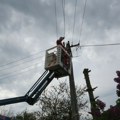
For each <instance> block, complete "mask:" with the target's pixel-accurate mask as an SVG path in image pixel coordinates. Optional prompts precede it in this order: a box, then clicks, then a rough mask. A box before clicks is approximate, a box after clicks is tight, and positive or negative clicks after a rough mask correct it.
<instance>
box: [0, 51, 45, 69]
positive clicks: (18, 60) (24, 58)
mask: <svg viewBox="0 0 120 120" xmlns="http://www.w3.org/2000/svg"><path fill="white" fill-rule="evenodd" d="M44 51H45V50H41V51H39V52H36V53H34V54H31V55H28V56H25V57H23V58H20V59H15V60H13V61H11V62H8V63H5V64H2V65H0V67H4V66H7V65H10V64H14V63H16V62H20V61H23V60H26V59H28V58H31V57H33V56H35V55H38V54H40V53H41V52H44Z"/></svg>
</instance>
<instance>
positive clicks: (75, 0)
mask: <svg viewBox="0 0 120 120" xmlns="http://www.w3.org/2000/svg"><path fill="white" fill-rule="evenodd" d="M76 7H77V0H75V11H74V18H73V34H72V43H73V36H74V30H75V18H76Z"/></svg>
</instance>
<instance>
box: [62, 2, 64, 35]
mask: <svg viewBox="0 0 120 120" xmlns="http://www.w3.org/2000/svg"><path fill="white" fill-rule="evenodd" d="M62 9H63V24H64V37H65V0H62Z"/></svg>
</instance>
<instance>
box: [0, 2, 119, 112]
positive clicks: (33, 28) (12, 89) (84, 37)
mask: <svg viewBox="0 0 120 120" xmlns="http://www.w3.org/2000/svg"><path fill="white" fill-rule="evenodd" d="M84 3H85V0H78V1H77V6H76V16H75V15H74V11H75V0H65V25H64V17H63V9H62V8H63V7H62V0H56V16H55V0H0V91H1V92H0V99H3V98H9V97H15V96H21V95H24V94H25V93H26V92H27V91H28V90H29V88H30V87H31V86H32V85H33V83H34V82H35V81H36V80H37V79H38V78H39V76H40V75H41V74H42V73H43V72H44V56H45V50H46V49H49V48H51V47H53V46H55V45H56V40H57V39H58V38H59V37H60V36H64V30H65V42H67V41H68V40H69V41H70V42H71V43H73V44H77V43H78V42H79V40H80V44H81V45H88V44H92V45H94V44H112V43H119V41H120V34H119V31H120V16H119V13H120V1H119V0H88V1H87V5H86V12H85V16H84V22H83V26H82V33H81V35H80V30H81V23H82V18H83V9H84ZM74 16H75V24H74ZM56 23H57V26H56ZM73 26H74V30H73ZM56 28H57V29H56ZM119 51H120V46H119V45H118V46H104V47H82V48H80V49H78V50H77V51H76V49H73V56H78V57H73V65H74V75H75V83H76V84H77V85H85V80H84V75H83V70H84V68H89V69H90V70H91V73H90V79H91V84H92V85H93V87H96V86H98V88H97V89H96V91H95V96H99V99H101V100H103V101H104V102H105V103H106V104H107V106H108V107H109V105H115V100H116V99H117V96H116V94H115V93H116V83H115V82H114V81H113V79H114V77H116V70H120V52H119ZM31 55H32V56H31ZM26 58H27V59H26ZM63 79H64V80H65V79H66V78H63ZM59 80H61V79H59ZM67 80H68V78H67ZM51 85H57V80H56V79H54V80H53V81H52V83H51ZM8 107H9V108H11V109H12V110H13V111H17V112H20V111H22V110H25V109H26V108H28V110H34V109H36V108H37V105H34V106H32V107H31V106H29V105H27V103H20V104H14V105H8Z"/></svg>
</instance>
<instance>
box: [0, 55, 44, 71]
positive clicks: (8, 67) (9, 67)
mask: <svg viewBox="0 0 120 120" xmlns="http://www.w3.org/2000/svg"><path fill="white" fill-rule="evenodd" d="M41 57H42V56H39V57H37V58H33V59H31V60H27V61H23V62H22V63H17V64H15V65H14V64H12V66H11V64H9V65H10V66H7V65H6V66H7V68H3V69H0V71H3V70H7V69H12V68H15V67H18V65H22V64H23V63H26V62H27V63H28V62H31V61H34V60H37V59H39V58H41Z"/></svg>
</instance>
